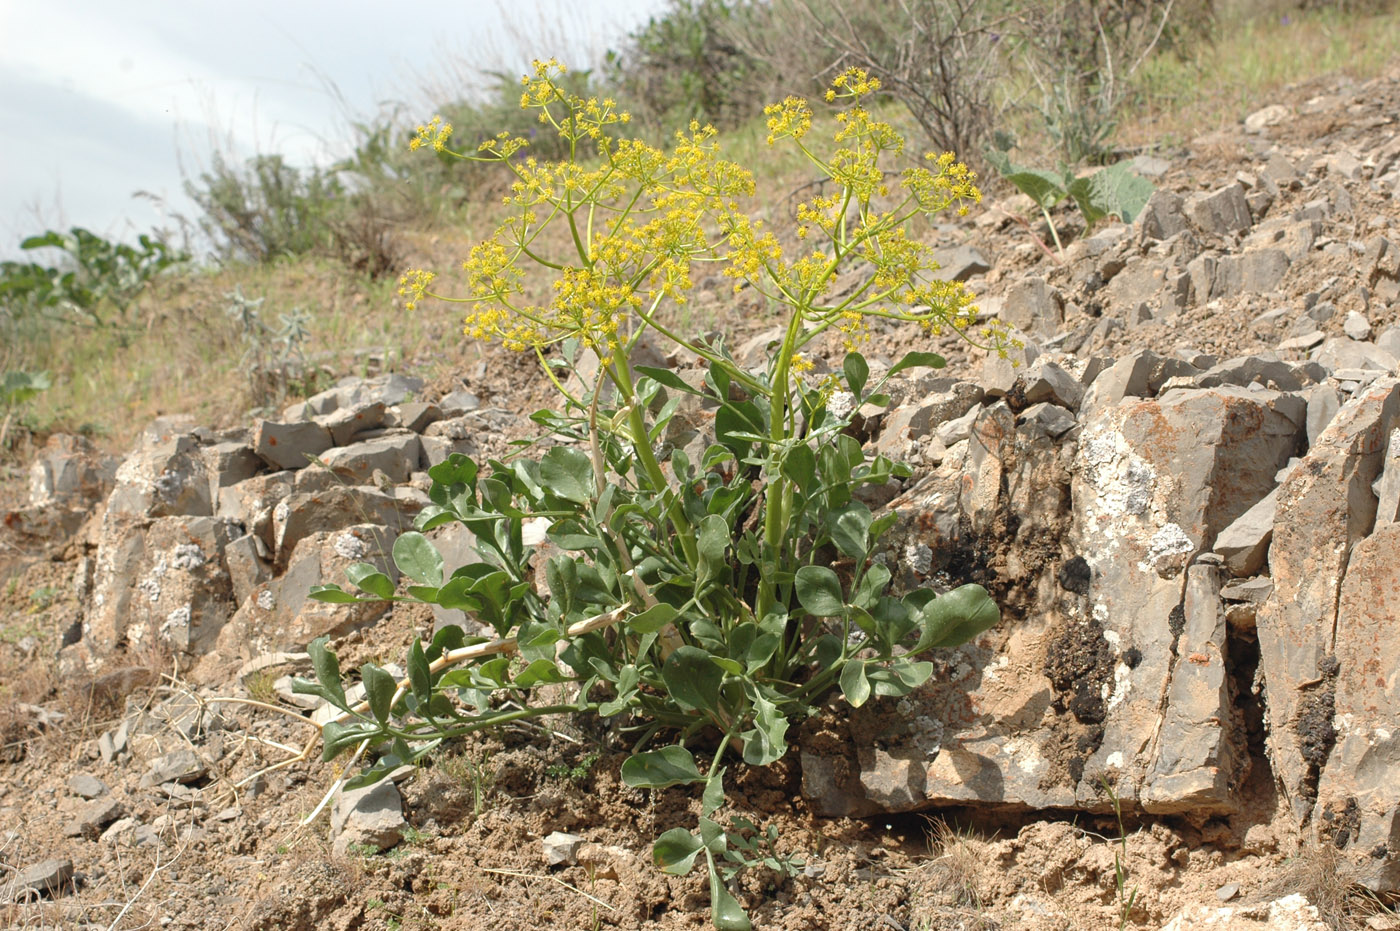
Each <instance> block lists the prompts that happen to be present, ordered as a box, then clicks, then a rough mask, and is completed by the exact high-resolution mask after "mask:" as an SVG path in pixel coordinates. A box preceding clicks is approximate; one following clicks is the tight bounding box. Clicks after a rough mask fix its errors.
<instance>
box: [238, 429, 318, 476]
mask: <svg viewBox="0 0 1400 931" xmlns="http://www.w3.org/2000/svg"><path fill="white" fill-rule="evenodd" d="M330 448H331V433H330V431H329V430H327V429H326V428H325V427H323V426H321V425H320V424H318V423H314V422H311V421H305V420H303V421H296V422H293V423H275V422H273V421H271V420H263V421H259V422H258V425H257V427H256V429H255V430H254V443H253V450H254V452H256V453H257V454H258V456H260V457H261V458H262V460H263V461H264V462H266V463H267V464H268V465H270V466H272V467H273V468H274V469H304V468H306V466H307V464H308V463H309V462H310V461H311V460H312V459H314V458H315V457H317V456H319V455H320V454H321V453H323V452H325V451H326V450H328V449H330Z"/></svg>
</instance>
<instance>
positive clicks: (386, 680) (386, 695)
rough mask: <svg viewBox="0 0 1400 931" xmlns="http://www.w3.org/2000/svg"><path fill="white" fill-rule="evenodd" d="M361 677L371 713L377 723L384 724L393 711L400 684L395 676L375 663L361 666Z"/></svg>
mask: <svg viewBox="0 0 1400 931" xmlns="http://www.w3.org/2000/svg"><path fill="white" fill-rule="evenodd" d="M360 676H361V678H363V679H364V683H365V700H366V701H368V702H369V712H370V714H372V715H374V719H375V720H376V721H378V722H379V723H380V724H384V723H385V722H386V721H388V720H389V714H390V712H392V711H393V703H394V693H395V692H396V691H398V688H399V684H398V683H397V682H395V681H394V677H393V676H391V675H389V674H388V673H387V672H385V671H384V670H383V669H380V668H379V667H378V666H376V665H374V664H373V663H365V664H364V665H363V666H361V667H360Z"/></svg>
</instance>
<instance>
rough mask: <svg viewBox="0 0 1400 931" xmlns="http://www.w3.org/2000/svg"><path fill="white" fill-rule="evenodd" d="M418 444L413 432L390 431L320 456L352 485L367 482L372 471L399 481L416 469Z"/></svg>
mask: <svg viewBox="0 0 1400 931" xmlns="http://www.w3.org/2000/svg"><path fill="white" fill-rule="evenodd" d="M420 451H421V446H420V445H419V442H418V435H417V434H416V433H409V432H407V431H405V432H403V433H390V434H386V435H385V436H380V437H375V438H374V439H369V440H364V441H362V442H359V443H355V444H353V445H351V446H344V447H341V448H338V449H332V450H330V451H329V452H327V453H325V454H324V455H323V456H322V457H321V461H322V462H324V463H325V464H326V466H327V468H329V469H330V470H331V471H332V472H333V473H335V474H336V475H337V476H339V477H340V478H341V479H342V480H343V481H346V482H349V483H350V484H353V485H363V484H366V483H368V482H369V480H370V477H371V476H372V475H373V474H374V473H375V472H376V471H379V472H383V473H384V474H385V475H387V476H388V477H389V481H391V482H394V483H395V484H401V483H403V482H406V481H408V477H409V475H411V474H412V473H414V472H416V471H418V460H419V456H420Z"/></svg>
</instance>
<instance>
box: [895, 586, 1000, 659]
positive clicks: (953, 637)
mask: <svg viewBox="0 0 1400 931" xmlns="http://www.w3.org/2000/svg"><path fill="white" fill-rule="evenodd" d="M922 613H923V628H924V630H923V634H922V635H921V636H920V637H919V643H918V645H917V646H916V647H915V648H914V650H913V651H912V652H915V653H918V652H922V651H923V650H926V649H929V648H930V647H954V646H958V645H959V644H963V643H967V642H968V641H969V640H971V639H973V638H974V637H976V636H977V635H978V634H980V633H982V632H983V631H985V630H989V629H991V628H992V627H994V626H996V624H997V622H998V621H1000V620H1001V611H1000V610H999V609H998V608H997V603H996V602H995V601H993V600H992V596H991V595H989V594H987V590H986V589H985V588H983V587H982V586H980V585H963V586H960V587H958V588H955V589H953V590H952V591H950V592H947V593H945V594H942V595H939V596H938V597H937V598H935V599H933V600H932V601H930V602H929V603H928V604H926V605H925V606H924V608H923V612H922Z"/></svg>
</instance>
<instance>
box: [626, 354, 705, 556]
mask: <svg viewBox="0 0 1400 931" xmlns="http://www.w3.org/2000/svg"><path fill="white" fill-rule="evenodd" d="M608 372H609V377H611V378H612V380H613V384H615V385H617V390H618V392H619V393H620V394H621V395H622V400H623V401H624V402H625V403H626V404H627V427H628V430H629V431H630V432H631V434H632V448H633V449H635V450H636V452H637V460H638V461H639V462H641V464H642V468H643V469H645V470H646V473H647V478H648V479H650V481H651V484H652V487H654V488H655V489H656V492H657V494H664V493H665V492H666V490H667V488H668V487H669V483H668V482H667V481H666V473H664V472H662V471H661V463H659V462H657V461H656V452H655V451H654V450H653V449H652V448H651V437H650V436H649V435H648V433H647V423H646V417H645V416H644V415H643V414H642V407H641V405H640V404H638V403H637V392H636V390H635V389H634V388H633V386H632V374H631V372H629V371H628V368H627V360H626V359H625V358H624V359H614V360H613V361H612V363H611V364H610V365H609V368H608ZM670 498H671V500H670V502H669V503H668V504H667V505H666V516H667V517H669V518H670V519H671V527H672V529H673V530H675V536H676V540H677V541H678V542H679V543H680V545H681V552H683V553H684V554H685V559H686V562H687V563H689V564H690V566H691V567H696V566H699V565H700V550H699V545H698V544H697V542H696V540H695V533H694V531H693V530H692V529H691V526H690V521H689V520H688V519H687V518H686V516H685V511H684V509H683V508H682V507H681V499H680V497H679V496H676V495H671V496H670Z"/></svg>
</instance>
